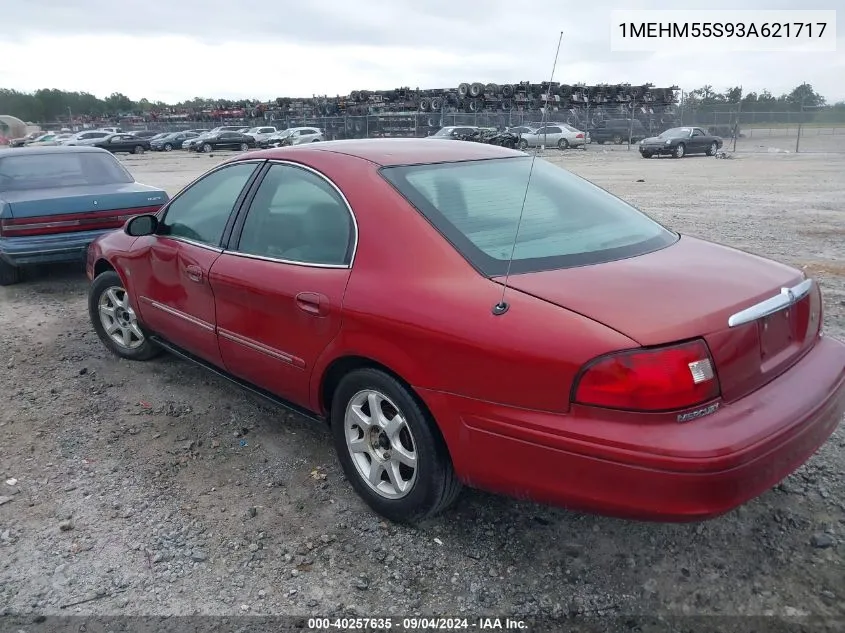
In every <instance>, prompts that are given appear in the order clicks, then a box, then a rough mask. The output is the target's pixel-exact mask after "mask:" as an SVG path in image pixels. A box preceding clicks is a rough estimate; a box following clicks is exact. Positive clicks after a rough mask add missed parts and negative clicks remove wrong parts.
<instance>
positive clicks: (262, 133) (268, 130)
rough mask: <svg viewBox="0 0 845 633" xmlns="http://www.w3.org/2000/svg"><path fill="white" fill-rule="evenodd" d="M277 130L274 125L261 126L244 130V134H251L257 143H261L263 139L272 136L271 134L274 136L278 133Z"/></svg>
mask: <svg viewBox="0 0 845 633" xmlns="http://www.w3.org/2000/svg"><path fill="white" fill-rule="evenodd" d="M277 132H278V130H277V129H276V128H274V127H268V126H263V127H262V126H259V127H252V128H250V129H248V130H247V131H246V132H244V134H249V135H250V136H251V137H252V138H254V139H255V142H256V143H260V142H261V141H264V140H266V139H268V138H270V137H271V136H273V134H276V133H277Z"/></svg>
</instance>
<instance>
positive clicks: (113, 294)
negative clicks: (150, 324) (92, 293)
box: [98, 286, 144, 349]
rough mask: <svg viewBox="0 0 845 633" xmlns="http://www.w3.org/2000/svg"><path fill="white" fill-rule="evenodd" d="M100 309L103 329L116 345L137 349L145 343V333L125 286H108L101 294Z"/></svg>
mask: <svg viewBox="0 0 845 633" xmlns="http://www.w3.org/2000/svg"><path fill="white" fill-rule="evenodd" d="M98 310H99V313H100V323H102V324H103V329H104V330H105V331H106V334H107V335H108V336H109V338H111V340H112V341H114V343H115V344H116V345H119V346H120V347H122V348H124V349H137V348H139V347H141V345H143V344H144V333H143V332H142V331H141V328H140V327H139V326H138V319H137V317H136V316H135V311H134V310H133V309H132V306H130V305H129V295H128V294H127V292H126V290H125V289H124V288H121V287H120V286H111V287H109V288H107V289H106V290H105V292H103V293H102V294H101V295H100V300H99V302H98Z"/></svg>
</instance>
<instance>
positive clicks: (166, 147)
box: [164, 143, 173, 152]
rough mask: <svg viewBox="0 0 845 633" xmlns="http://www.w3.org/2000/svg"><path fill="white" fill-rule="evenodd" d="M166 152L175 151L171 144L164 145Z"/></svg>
mask: <svg viewBox="0 0 845 633" xmlns="http://www.w3.org/2000/svg"><path fill="white" fill-rule="evenodd" d="M164 151H165V152H172V151H173V146H172V145H171V144H170V143H165V144H164Z"/></svg>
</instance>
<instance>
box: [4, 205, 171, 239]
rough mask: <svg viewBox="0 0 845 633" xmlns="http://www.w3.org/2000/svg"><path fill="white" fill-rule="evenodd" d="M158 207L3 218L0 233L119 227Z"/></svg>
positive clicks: (8, 234)
mask: <svg viewBox="0 0 845 633" xmlns="http://www.w3.org/2000/svg"><path fill="white" fill-rule="evenodd" d="M160 208H161V207H160V206H155V207H137V208H135V209H115V210H113V211H97V212H90V213H67V214H62V215H47V216H36V217H28V218H11V219H4V220H0V235H3V236H5V237H25V236H34V235H55V234H57V233H73V232H75V231H92V230H97V229H119V228H120V227H122V226H123V225H124V223H125V222H126V220H128V219H129V218H132V217H135V216H136V215H141V214H144V213H155V212H156V211H158V210H159V209H160Z"/></svg>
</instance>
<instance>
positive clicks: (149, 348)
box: [88, 270, 161, 360]
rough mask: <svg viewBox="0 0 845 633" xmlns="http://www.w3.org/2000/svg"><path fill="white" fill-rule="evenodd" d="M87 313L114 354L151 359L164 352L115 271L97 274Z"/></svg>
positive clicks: (90, 291)
mask: <svg viewBox="0 0 845 633" xmlns="http://www.w3.org/2000/svg"><path fill="white" fill-rule="evenodd" d="M88 315H89V317H90V318H91V324H92V325H93V326H94V331H95V332H96V333H97V336H99V337H100V340H101V341H102V342H103V344H104V345H105V346H106V348H107V349H108V350H109V351H110V352H111V353H112V354H114V355H116V356H119V357H120V358H126V359H128V360H149V359H150V358H153V357H154V356H157V355H158V354H160V353H161V348H160V347H159V346H158V345H156V344H155V343H153V342H152V341H151V340H150V338H149V336H148V335H147V333H146V332H145V331H144V329H143V328H142V327H141V324H140V323H139V322H138V319H137V317H136V315H135V311H134V309H133V308H132V306H131V305H130V304H129V293H128V292H126V289H125V288H124V287H123V281H122V280H121V279H120V275H118V274H117V273H116V272H114V271H113V270H109V271H106V272H104V273H101V274H99V275H97V277H96V278H95V279H94V282H93V283H92V284H91V288H90V290H89V291H88ZM112 328H115V329H112ZM118 333H119V334H120V336H118ZM119 339H120V340H119ZM121 341H122V342H121Z"/></svg>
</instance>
